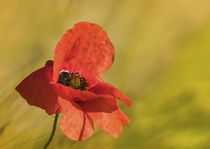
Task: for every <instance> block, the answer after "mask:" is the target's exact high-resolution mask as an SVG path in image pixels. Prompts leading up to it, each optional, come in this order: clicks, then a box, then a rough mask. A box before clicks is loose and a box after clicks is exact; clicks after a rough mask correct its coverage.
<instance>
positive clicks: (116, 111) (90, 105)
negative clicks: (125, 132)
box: [80, 99, 130, 137]
mask: <svg viewBox="0 0 210 149" xmlns="http://www.w3.org/2000/svg"><path fill="white" fill-rule="evenodd" d="M80 106H81V107H82V108H83V110H84V111H85V112H86V113H87V114H88V116H90V117H91V118H92V119H93V121H94V122H95V123H96V124H97V125H98V127H99V128H101V129H102V130H103V131H105V132H107V133H109V134H110V135H112V136H113V137H118V136H119V134H120V132H121V131H122V129H123V127H124V126H125V125H127V124H128V123H129V122H130V120H129V119H128V118H127V116H126V115H125V114H124V113H123V112H122V111H121V110H120V108H119V106H118V105H117V103H116V100H115V99H112V100H110V99H104V100H97V101H96V100H95V101H89V102H85V103H81V104H80Z"/></svg>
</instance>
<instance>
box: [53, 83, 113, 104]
mask: <svg viewBox="0 0 210 149" xmlns="http://www.w3.org/2000/svg"><path fill="white" fill-rule="evenodd" d="M54 88H55V91H56V93H57V95H58V96H60V97H63V98H65V99H71V100H74V101H78V102H84V101H89V100H100V99H103V98H113V97H112V96H111V95H105V94H101V95H100V94H95V93H93V92H90V91H81V90H78V89H73V88H70V87H67V86H64V85H61V84H59V83H54Z"/></svg>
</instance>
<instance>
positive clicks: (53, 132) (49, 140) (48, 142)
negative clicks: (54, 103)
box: [44, 113, 59, 149]
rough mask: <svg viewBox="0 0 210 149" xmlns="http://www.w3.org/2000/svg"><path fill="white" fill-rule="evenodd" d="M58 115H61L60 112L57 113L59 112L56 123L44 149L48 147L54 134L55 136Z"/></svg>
mask: <svg viewBox="0 0 210 149" xmlns="http://www.w3.org/2000/svg"><path fill="white" fill-rule="evenodd" d="M58 116H59V113H57V114H56V115H55V119H54V123H53V129H52V132H51V135H50V138H49V139H48V141H47V143H46V144H45V146H44V149H47V147H48V145H49V144H50V142H51V141H52V138H53V136H54V134H55V130H56V124H57V120H58Z"/></svg>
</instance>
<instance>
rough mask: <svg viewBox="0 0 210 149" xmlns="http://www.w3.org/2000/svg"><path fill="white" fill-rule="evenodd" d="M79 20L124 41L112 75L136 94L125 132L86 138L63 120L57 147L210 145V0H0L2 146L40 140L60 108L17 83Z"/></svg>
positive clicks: (12, 148)
mask: <svg viewBox="0 0 210 149" xmlns="http://www.w3.org/2000/svg"><path fill="white" fill-rule="evenodd" d="M80 21H89V22H94V23H97V24H99V25H101V26H102V27H103V28H104V29H105V30H106V31H107V33H108V35H109V37H110V39H111V41H112V42H113V44H114V46H115V49H116V58H115V63H114V64H113V65H112V67H111V69H110V70H109V71H108V72H107V73H105V75H103V79H104V80H105V81H107V82H109V83H111V84H113V85H115V86H116V87H118V88H119V89H120V90H122V91H123V92H124V93H125V94H126V95H127V96H129V97H130V98H131V99H132V100H133V105H132V106H131V107H129V108H127V107H125V106H124V105H123V104H122V109H123V111H124V112H125V113H126V114H127V115H128V117H129V118H130V119H131V123H130V125H128V126H126V127H125V128H124V130H123V132H122V133H121V135H120V137H119V138H118V139H114V138H113V137H111V136H109V135H108V134H106V133H104V132H103V131H101V130H99V129H98V128H96V131H95V134H94V135H93V136H92V137H91V138H89V139H88V140H86V141H82V142H74V141H71V140H69V139H68V138H67V137H65V136H64V135H63V134H62V132H61V130H60V128H59V126H58V127H57V128H58V129H57V131H56V135H55V137H54V139H53V142H52V143H51V144H50V146H49V149H50V148H51V149H58V148H61V149H69V148H70V149H77V148H79V149H83V148H85V149H93V148H100V149H118V148H120V149H210V143H209V141H210V66H209V65H210V1H209V0H36V1H32V0H5V1H3V0H0V32H1V33H0V45H1V48H0V84H1V85H0V115H1V116H0V148H1V149H39V148H42V147H43V145H44V144H45V142H46V141H47V139H48V137H49V135H50V132H51V129H52V123H53V119H54V117H53V116H48V115H47V114H46V113H45V112H44V111H43V110H41V109H39V108H36V107H32V106H29V105H28V104H27V103H26V102H25V100H23V99H22V98H21V97H20V96H19V95H18V93H17V92H16V91H15V90H14V87H15V86H16V85H17V84H18V83H19V82H20V81H21V80H22V79H23V78H25V77H26V76H27V75H28V74H30V73H31V72H32V71H34V70H36V69H38V68H39V67H42V66H43V65H44V63H45V61H46V60H48V59H53V51H54V48H55V45H56V43H57V42H58V41H59V40H60V38H61V36H62V35H63V34H64V33H65V31H66V30H68V29H70V28H72V26H73V24H75V23H77V22H80Z"/></svg>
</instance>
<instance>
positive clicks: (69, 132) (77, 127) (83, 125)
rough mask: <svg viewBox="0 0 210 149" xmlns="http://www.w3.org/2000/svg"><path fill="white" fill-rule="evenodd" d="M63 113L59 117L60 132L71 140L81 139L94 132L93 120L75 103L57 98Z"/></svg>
mask: <svg viewBox="0 0 210 149" xmlns="http://www.w3.org/2000/svg"><path fill="white" fill-rule="evenodd" d="M59 103H60V105H61V106H62V111H64V115H63V116H62V118H61V119H60V128H61V130H62V132H63V133H64V134H65V135H66V136H67V137H68V138H70V139H71V140H74V141H82V140H85V139H88V138H89V137H90V136H92V135H93V133H94V123H93V121H92V120H91V119H90V118H89V117H88V116H87V115H86V114H85V113H84V112H83V111H82V109H81V108H80V107H79V106H78V105H76V103H74V102H71V101H67V100H65V99H62V98H59Z"/></svg>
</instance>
